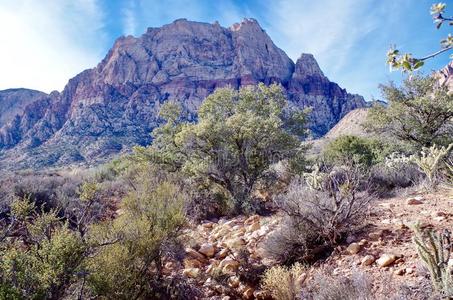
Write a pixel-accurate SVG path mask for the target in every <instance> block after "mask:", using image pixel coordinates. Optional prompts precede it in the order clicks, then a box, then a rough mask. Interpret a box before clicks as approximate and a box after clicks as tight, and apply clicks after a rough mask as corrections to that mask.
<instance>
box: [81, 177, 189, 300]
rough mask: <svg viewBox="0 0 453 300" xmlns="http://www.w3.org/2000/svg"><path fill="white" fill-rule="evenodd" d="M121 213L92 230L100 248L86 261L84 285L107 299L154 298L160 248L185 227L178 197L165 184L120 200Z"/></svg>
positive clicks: (155, 295)
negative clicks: (86, 268)
mask: <svg viewBox="0 0 453 300" xmlns="http://www.w3.org/2000/svg"><path fill="white" fill-rule="evenodd" d="M122 210H123V213H122V214H121V215H120V216H118V217H117V218H116V219H114V220H112V221H108V222H105V223H102V224H99V225H96V226H94V227H93V229H92V231H91V240H92V241H93V243H94V244H97V246H98V247H100V248H99V251H98V252H97V254H96V255H95V256H94V258H92V259H90V260H89V261H88V262H87V265H88V270H89V274H90V275H89V285H90V286H91V288H92V291H93V293H94V294H95V295H97V296H103V297H106V298H108V299H149V298H153V297H157V298H159V296H162V295H160V294H159V292H160V291H161V289H159V286H160V285H162V284H163V283H162V282H160V280H159V279H160V276H161V274H160V269H161V268H162V266H161V263H162V261H161V258H162V255H163V253H162V251H163V249H162V245H163V244H164V242H166V241H168V240H169V239H172V238H174V237H176V233H177V232H178V230H179V228H180V227H181V225H182V224H183V223H184V216H183V198H182V195H181V193H180V192H179V190H178V188H177V187H176V186H175V185H173V184H171V183H168V182H162V183H160V184H158V185H156V186H149V185H145V186H143V187H142V188H141V189H139V190H138V191H136V192H133V193H131V194H130V195H129V196H128V197H126V199H124V201H123V203H122Z"/></svg>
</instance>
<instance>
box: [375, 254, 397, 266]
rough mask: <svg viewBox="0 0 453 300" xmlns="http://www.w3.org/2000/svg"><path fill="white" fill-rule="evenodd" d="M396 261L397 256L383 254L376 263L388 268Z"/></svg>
mask: <svg viewBox="0 0 453 300" xmlns="http://www.w3.org/2000/svg"><path fill="white" fill-rule="evenodd" d="M395 260H396V256H395V255H393V254H382V255H381V257H379V259H378V260H377V261H376V263H377V264H378V265H379V266H380V267H381V268H383V267H387V266H390V265H391V264H393V263H394V262H395Z"/></svg>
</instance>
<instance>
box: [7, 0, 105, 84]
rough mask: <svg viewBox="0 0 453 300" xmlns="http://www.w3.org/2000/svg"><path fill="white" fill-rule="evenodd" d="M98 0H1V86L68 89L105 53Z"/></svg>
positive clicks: (101, 15) (102, 17)
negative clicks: (66, 85)
mask: <svg viewBox="0 0 453 300" xmlns="http://www.w3.org/2000/svg"><path fill="white" fill-rule="evenodd" d="M103 19H104V16H103V14H102V10H101V8H100V7H99V3H98V2H97V1H96V0H74V1H71V0H59V1H52V0H44V1H34V0H16V1H7V0H0V28H2V33H1V35H0V45H1V47H0V66H1V71H0V89H6V88H14V87H26V88H33V89H38V90H42V91H45V92H50V91H52V90H62V89H63V87H64V85H65V84H66V83H67V81H68V79H69V78H71V77H73V76H75V75H76V74H77V73H79V72H80V71H82V70H83V69H86V68H91V67H93V66H95V65H96V64H97V63H98V62H99V60H100V58H102V56H103V55H104V53H102V50H103V47H102V43H103V41H104V39H105V36H104V35H103Z"/></svg>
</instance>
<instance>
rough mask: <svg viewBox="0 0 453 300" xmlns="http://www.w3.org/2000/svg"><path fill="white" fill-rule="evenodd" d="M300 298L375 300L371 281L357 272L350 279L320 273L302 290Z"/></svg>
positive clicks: (311, 299)
mask: <svg viewBox="0 0 453 300" xmlns="http://www.w3.org/2000/svg"><path fill="white" fill-rule="evenodd" d="M300 297H301V299H309V300H367V299H374V298H373V296H372V293H371V281H370V280H369V278H368V277H367V276H366V275H365V274H363V273H357V272H355V273H353V274H352V275H351V276H350V277H345V276H333V275H331V274H327V272H319V273H317V274H316V275H315V276H314V278H313V280H312V282H310V283H309V284H308V285H307V286H306V287H304V288H303V289H302V292H301V293H300Z"/></svg>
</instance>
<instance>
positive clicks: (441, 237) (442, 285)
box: [413, 226, 453, 298]
mask: <svg viewBox="0 0 453 300" xmlns="http://www.w3.org/2000/svg"><path fill="white" fill-rule="evenodd" d="M414 231H415V234H414V238H413V240H414V243H415V246H416V248H417V252H418V255H419V256H420V258H421V259H422V261H423V263H424V264H425V266H426V267H427V268H428V270H429V273H430V275H431V282H432V285H433V287H434V289H435V290H436V291H438V292H439V293H441V294H442V295H443V296H444V297H447V298H450V297H453V267H452V266H451V265H449V259H450V251H451V250H453V246H452V245H453V244H452V243H451V236H450V232H449V231H447V230H445V231H443V232H434V231H432V230H430V229H428V230H422V229H420V228H419V227H418V226H416V227H415V228H414Z"/></svg>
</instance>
